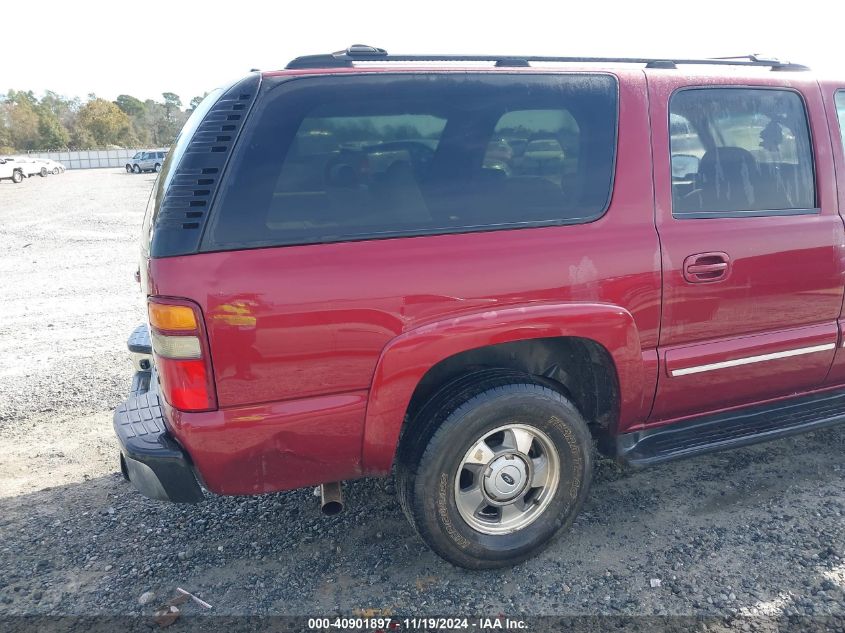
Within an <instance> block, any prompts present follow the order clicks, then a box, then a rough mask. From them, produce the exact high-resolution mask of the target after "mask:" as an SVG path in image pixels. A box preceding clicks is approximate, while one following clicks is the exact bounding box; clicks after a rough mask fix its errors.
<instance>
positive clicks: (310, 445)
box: [114, 326, 367, 502]
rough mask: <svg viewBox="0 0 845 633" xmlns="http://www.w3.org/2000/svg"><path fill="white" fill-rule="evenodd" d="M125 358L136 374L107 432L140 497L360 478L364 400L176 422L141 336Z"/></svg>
mask: <svg viewBox="0 0 845 633" xmlns="http://www.w3.org/2000/svg"><path fill="white" fill-rule="evenodd" d="M129 351H130V352H131V353H132V355H133V360H134V361H135V367H136V369H138V371H137V372H136V373H135V377H134V379H133V381H132V390H131V393H130V397H129V399H128V400H126V401H125V402H123V403H122V404H121V405H120V406H119V407H118V408H117V410H116V411H115V413H114V428H115V432H116V433H117V437H118V440H119V441H120V452H121V468H122V470H123V473H124V475H125V476H126V478H127V479H128V480H129V481H131V482H132V484H133V485H134V486H135V487H136V488H138V490H140V491H141V492H142V493H143V494H145V495H146V496H148V497H151V498H153V499H164V500H168V501H178V502H197V501H201V500H202V498H203V490H208V491H210V492H212V493H216V494H221V495H254V494H263V493H268V492H279V491H282V490H292V489H294V488H302V487H306V486H312V485H316V484H321V483H326V482H330V481H342V480H346V479H355V478H358V477H361V476H362V469H361V442H362V439H363V425H364V417H365V414H366V405H367V392H366V391H355V392H349V393H343V394H332V395H327V396H316V397H311V398H302V399H297V400H290V401H284V402H269V403H264V404H257V405H252V406H246V407H231V408H222V409H218V410H216V411H203V412H184V411H179V410H178V409H174V408H173V407H171V406H170V405H169V404H168V403H167V402H166V401H165V399H164V397H163V396H160V395H159V393H158V381H157V379H156V374H155V369H153V368H151V365H152V356H151V353H152V351H151V349H150V343H149V333H148V331H147V328H146V326H143V327H139V328H138V329H136V330H135V332H133V334H132V336H131V337H130V339H129ZM145 367H147V368H148V369H147V370H144V368H145ZM199 482H202V488H201V487H200V484H199Z"/></svg>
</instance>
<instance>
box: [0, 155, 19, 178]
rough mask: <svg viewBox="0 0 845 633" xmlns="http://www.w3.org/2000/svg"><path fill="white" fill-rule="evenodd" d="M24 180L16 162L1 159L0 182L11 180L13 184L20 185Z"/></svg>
mask: <svg viewBox="0 0 845 633" xmlns="http://www.w3.org/2000/svg"><path fill="white" fill-rule="evenodd" d="M23 179H24V175H23V172H22V171H21V168H20V167H19V166H18V165H17V164H16V163H15V161H14V160H11V159H8V158H0V180H11V181H12V182H13V183H15V184H18V183H19V182H21V181H23Z"/></svg>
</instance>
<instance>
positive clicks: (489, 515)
mask: <svg viewBox="0 0 845 633" xmlns="http://www.w3.org/2000/svg"><path fill="white" fill-rule="evenodd" d="M559 481H560V458H559V457H558V453H557V450H556V449H555V447H554V444H553V442H552V440H551V439H550V438H549V436H548V435H546V434H545V433H544V432H543V431H541V430H540V429H538V428H536V427H533V426H527V425H525V424H518V423H515V424H507V425H505V426H501V427H498V428H496V429H494V430H492V431H488V432H487V433H485V434H484V435H483V436H482V437H481V438H479V439H478V440H476V441H475V442H474V443H473V444H472V445H471V446H470V448H469V450H467V452H466V453H465V454H464V457H463V459H462V460H461V462H460V464H459V466H458V470H457V473H456V477H455V505H456V506H457V508H458V513H459V514H460V515H461V518H462V519H463V520H464V521H465V522H466V523H467V525H469V526H470V527H471V528H473V529H474V530H477V531H478V532H481V533H483V534H510V533H513V532H516V531H518V530H521V529H524V528H526V527H527V526H529V525H530V524H531V523H533V522H534V521H536V520H537V519H538V518H539V517H540V515H541V514H542V513H543V512H544V511H545V509H546V508H547V507H548V505H549V503H551V500H552V498H553V497H554V494H555V491H556V490H557V487H558V483H559Z"/></svg>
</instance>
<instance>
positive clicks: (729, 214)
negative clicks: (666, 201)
mask: <svg viewBox="0 0 845 633" xmlns="http://www.w3.org/2000/svg"><path fill="white" fill-rule="evenodd" d="M735 89H739V90H743V89H744V90H777V91H779V92H792V93H795V94H796V95H798V98H799V99H800V100H801V107H802V108H803V109H804V120H805V121H806V122H807V136H808V137H809V141H810V158H811V165H810V166H811V168H812V170H813V200H814V202H815V205H816V206H815V207H812V208H807V209H755V210H753V211H689V212H683V211H681V212H676V211H675V196H674V195H673V194H672V191H671V187H672V175H671V172H670V174H669V187H670V191H669V197H670V201H671V215H672V219H675V220H712V219H717V218H768V217H788V216H798V215H801V216H803V215H821V212H822V209H821V206H820V205H819V181H818V178H819V175H818V170H817V169H816V143H815V138H814V136H813V125H812V122H811V120H810V111H809V110H808V109H807V100H806V99H805V98H804V94H803V93H802V92H801V91H800V90H798V89H797V88H792V87H790V86H760V85H755V84H709V85H700V86H683V87H681V88H676V89H675V90H673V91H672V94H671V95H669V101H668V103H667V104H666V124H667V126H671V123H670V117H671V116H672V99H674V98H675V95H677V94H679V93H681V92H686V91H688V90H735ZM666 129H667V130H669V134H668V135H667V138H668V139H669V143H668V146H669V147H668V151H669V165H670V169H671V165H672V133H671V127H667V128H666Z"/></svg>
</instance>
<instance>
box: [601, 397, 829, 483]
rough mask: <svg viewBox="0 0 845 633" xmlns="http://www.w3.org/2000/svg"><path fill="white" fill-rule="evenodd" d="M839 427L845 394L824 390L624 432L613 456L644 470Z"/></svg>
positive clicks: (617, 441)
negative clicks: (818, 392)
mask: <svg viewBox="0 0 845 633" xmlns="http://www.w3.org/2000/svg"><path fill="white" fill-rule="evenodd" d="M843 422H845V390H837V391H827V392H825V393H822V394H814V395H809V396H800V397H797V398H791V399H789V400H780V401H778V402H775V403H769V404H764V405H756V406H752V407H748V408H745V409H741V410H739V409H738V410H734V411H729V412H726V413H719V414H715V415H707V416H702V417H700V418H694V419H691V420H687V421H686V422H681V423H678V424H671V425H668V426H663V427H659V428H655V429H645V430H642V431H634V432H633V433H624V434H622V435H619V436H618V437H617V438H616V455H617V457H618V458H619V460H620V461H622V462H623V463H626V464H628V465H630V466H635V467H645V466H651V465H653V464H659V463H662V462H668V461H671V460H674V459H680V458H683V457H691V456H693V455H701V454H703V453H711V452H714V451H720V450H724V449H729V448H738V447H740V446H747V445H749V444H756V443H758V442H766V441H768V440H774V439H777V438H780V437H786V436H788V435H795V434H797V433H806V432H807V431H813V430H816V429H821V428H824V427H828V426H834V425H836V424H841V423H843Z"/></svg>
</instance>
